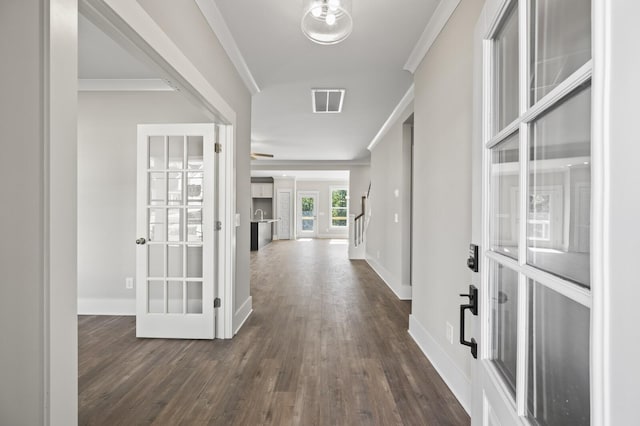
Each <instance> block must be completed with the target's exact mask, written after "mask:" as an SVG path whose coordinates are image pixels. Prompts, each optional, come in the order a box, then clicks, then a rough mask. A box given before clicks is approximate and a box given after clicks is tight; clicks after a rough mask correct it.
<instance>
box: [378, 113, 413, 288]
mask: <svg viewBox="0 0 640 426" xmlns="http://www.w3.org/2000/svg"><path fill="white" fill-rule="evenodd" d="M412 113H413V103H412V104H410V105H409V106H407V107H406V108H405V110H404V111H403V112H402V114H401V115H400V117H399V118H398V120H397V121H396V122H395V123H394V124H393V125H392V127H391V128H390V129H389V131H388V132H387V134H386V135H385V136H384V138H382V139H381V140H380V142H378V143H377V144H376V145H375V147H374V148H373V150H372V152H371V197H370V200H369V205H370V207H371V219H370V222H369V228H368V229H367V237H366V238H367V244H366V259H367V262H368V263H369V264H370V265H371V267H372V268H373V269H375V271H376V272H377V273H378V275H380V276H381V277H382V279H383V280H384V281H385V282H386V283H387V285H388V286H389V287H390V288H391V289H392V290H393V291H394V292H395V293H396V295H398V297H400V298H402V299H410V298H411V283H410V278H409V275H410V274H409V257H410V252H409V244H410V227H409V222H410V211H409V210H410V199H411V193H410V184H411V182H410V181H409V179H410V172H411V152H410V148H411V146H410V142H411V141H410V138H407V137H408V136H410V135H408V133H410V130H411V129H410V127H409V126H408V125H407V126H406V125H405V124H404V122H405V121H406V120H407V119H408V118H409V116H410V115H411V114H412ZM407 145H408V146H407ZM396 216H397V218H398V220H397V222H396ZM418 217H419V216H418Z"/></svg>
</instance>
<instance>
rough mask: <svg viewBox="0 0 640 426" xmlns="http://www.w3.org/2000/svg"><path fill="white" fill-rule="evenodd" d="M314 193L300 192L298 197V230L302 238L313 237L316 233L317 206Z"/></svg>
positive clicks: (316, 198) (316, 197)
mask: <svg viewBox="0 0 640 426" xmlns="http://www.w3.org/2000/svg"><path fill="white" fill-rule="evenodd" d="M317 204H318V196H317V194H316V193H305V192H301V193H299V195H298V211H299V214H300V218H299V229H298V231H299V232H300V235H302V236H315V234H316V232H317V220H318V218H317V208H318V206H317Z"/></svg>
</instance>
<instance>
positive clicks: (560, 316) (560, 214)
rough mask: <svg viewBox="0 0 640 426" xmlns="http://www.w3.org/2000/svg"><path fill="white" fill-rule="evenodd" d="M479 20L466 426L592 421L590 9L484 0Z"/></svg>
mask: <svg viewBox="0 0 640 426" xmlns="http://www.w3.org/2000/svg"><path fill="white" fill-rule="evenodd" d="M483 13H484V15H483V16H482V17H481V19H480V21H479V23H478V28H477V34H478V37H480V38H481V39H482V46H483V47H482V49H483V52H482V55H481V57H482V60H481V61H482V83H481V85H482V90H481V91H478V92H481V95H480V96H479V97H478V99H479V100H480V102H479V104H478V105H480V106H479V111H481V114H479V115H481V116H482V118H481V120H480V121H481V123H482V124H481V130H480V132H479V133H481V135H482V137H481V139H482V140H481V142H480V144H481V148H479V149H478V150H477V152H478V156H479V158H482V160H479V161H480V162H481V163H482V167H481V169H482V172H481V174H482V188H480V190H481V194H482V197H481V199H479V198H476V202H475V203H474V211H477V212H482V214H481V216H482V219H481V220H480V221H479V227H480V232H478V233H475V235H477V236H478V237H479V238H480V241H481V254H480V257H481V259H480V272H479V277H480V291H479V293H480V309H479V321H477V325H478V327H476V331H475V332H476V337H479V345H480V346H479V353H478V360H477V361H474V367H473V370H474V373H473V378H474V379H473V386H474V391H473V395H474V401H473V404H472V405H473V407H474V409H473V413H472V421H473V424H474V425H480V424H482V425H494V424H496V425H498V424H500V425H505V426H507V425H518V424H522V425H528V424H537V425H588V424H590V412H591V405H590V397H591V388H590V376H591V370H590V336H591V329H590V317H591V290H590V288H591V268H592V266H593V265H592V262H591V258H590V250H589V244H587V243H585V241H589V239H590V232H591V230H590V220H589V218H590V212H591V184H592V178H591V163H592V158H591V151H592V149H591V76H592V60H591V19H592V12H591V2H590V0H488V1H487V3H486V5H485V9H484V12H483ZM521 218H522V219H521Z"/></svg>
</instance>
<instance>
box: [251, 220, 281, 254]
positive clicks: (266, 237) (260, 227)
mask: <svg viewBox="0 0 640 426" xmlns="http://www.w3.org/2000/svg"><path fill="white" fill-rule="evenodd" d="M278 220H279V219H264V220H254V221H251V251H256V250H259V249H261V248H262V247H264V246H266V245H267V244H269V243H270V242H271V241H272V240H273V224H274V223H275V222H277V221H278Z"/></svg>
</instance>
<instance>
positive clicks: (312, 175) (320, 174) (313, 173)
mask: <svg viewBox="0 0 640 426" xmlns="http://www.w3.org/2000/svg"><path fill="white" fill-rule="evenodd" d="M251 177H292V178H293V177H295V178H296V179H297V180H332V181H347V180H349V171H348V170H252V171H251Z"/></svg>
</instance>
